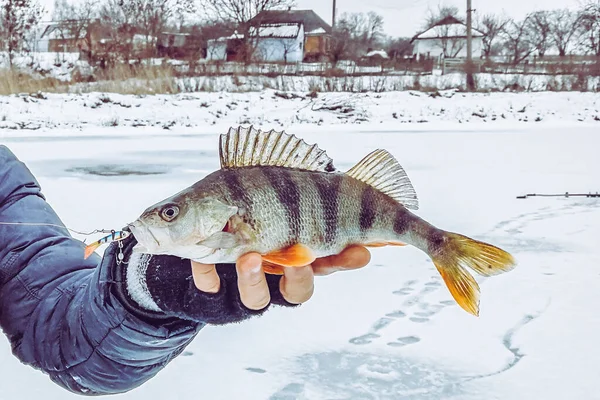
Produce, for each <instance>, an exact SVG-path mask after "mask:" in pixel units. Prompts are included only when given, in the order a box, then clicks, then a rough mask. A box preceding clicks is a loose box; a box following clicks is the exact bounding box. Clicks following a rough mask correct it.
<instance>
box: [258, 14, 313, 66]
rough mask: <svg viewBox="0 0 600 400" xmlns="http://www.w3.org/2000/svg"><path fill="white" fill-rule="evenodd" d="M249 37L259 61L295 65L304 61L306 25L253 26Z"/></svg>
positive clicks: (276, 24) (275, 24)
mask: <svg viewBox="0 0 600 400" xmlns="http://www.w3.org/2000/svg"><path fill="white" fill-rule="evenodd" d="M247 37H248V38H250V41H249V45H250V46H253V47H254V48H253V55H254V59H255V60H257V61H267V62H292V63H294V62H302V61H303V60H304V25H303V24H301V23H274V24H260V25H259V26H258V27H255V26H251V27H250V28H249V29H248V36H247Z"/></svg>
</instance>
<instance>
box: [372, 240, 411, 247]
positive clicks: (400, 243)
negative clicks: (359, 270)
mask: <svg viewBox="0 0 600 400" xmlns="http://www.w3.org/2000/svg"><path fill="white" fill-rule="evenodd" d="M364 246H365V247H384V246H406V243H402V242H394V241H390V242H371V243H366V244H365V245H364Z"/></svg>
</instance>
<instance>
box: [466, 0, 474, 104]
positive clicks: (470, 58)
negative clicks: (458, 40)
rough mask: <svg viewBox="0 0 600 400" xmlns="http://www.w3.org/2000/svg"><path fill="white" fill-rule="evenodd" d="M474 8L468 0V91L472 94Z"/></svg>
mask: <svg viewBox="0 0 600 400" xmlns="http://www.w3.org/2000/svg"><path fill="white" fill-rule="evenodd" d="M472 13H473V7H472V5H471V0H467V65H466V72H467V90H468V91H469V92H472V91H474V90H475V80H474V79H473V33H472V32H471V29H472V27H473V19H472Z"/></svg>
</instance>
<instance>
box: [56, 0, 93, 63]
mask: <svg viewBox="0 0 600 400" xmlns="http://www.w3.org/2000/svg"><path fill="white" fill-rule="evenodd" d="M96 14H97V5H96V2H94V1H93V0H83V1H80V2H73V3H69V2H68V1H67V0H56V1H55V3H54V11H53V15H52V19H53V20H54V21H57V27H56V31H57V34H58V35H59V36H60V37H61V39H63V40H65V39H67V38H73V40H75V41H77V42H78V41H80V40H81V41H82V42H83V43H84V44H85V47H86V48H87V51H88V57H89V58H91V54H92V52H93V42H92V34H91V32H90V26H91V24H92V21H93V19H94V18H95V17H96ZM81 50H83V49H81Z"/></svg>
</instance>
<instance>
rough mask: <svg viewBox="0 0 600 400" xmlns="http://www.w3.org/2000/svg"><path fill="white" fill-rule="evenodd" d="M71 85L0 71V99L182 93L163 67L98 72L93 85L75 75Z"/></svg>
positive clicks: (168, 71) (123, 66) (133, 67)
mask: <svg viewBox="0 0 600 400" xmlns="http://www.w3.org/2000/svg"><path fill="white" fill-rule="evenodd" d="M73 78H74V82H73V83H66V82H62V81H59V80H57V79H53V78H36V77H34V76H31V75H29V74H26V73H23V72H18V71H11V70H0V95H10V94H17V93H35V92H38V91H41V92H47V93H69V92H71V93H89V92H108V93H119V94H133V95H151V94H173V93H179V92H181V90H180V88H179V87H178V85H177V80H176V77H175V74H174V73H173V71H172V69H171V68H169V67H165V66H131V67H128V66H126V65H118V66H116V67H114V68H110V69H106V70H104V71H101V72H100V73H98V74H97V75H96V76H95V80H94V81H92V82H89V81H85V80H84V79H83V78H80V77H77V74H74V77H73Z"/></svg>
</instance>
